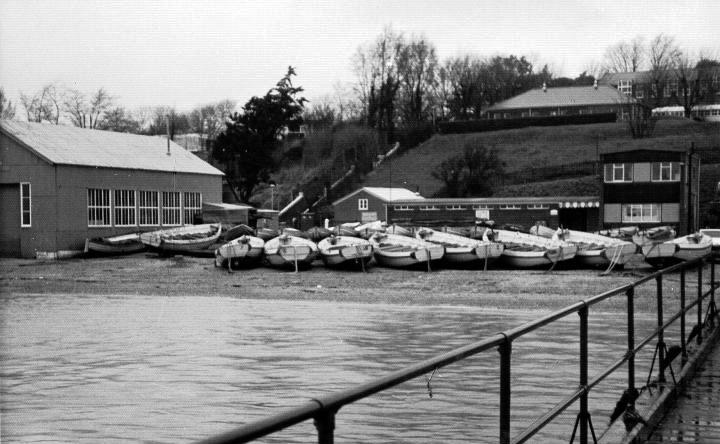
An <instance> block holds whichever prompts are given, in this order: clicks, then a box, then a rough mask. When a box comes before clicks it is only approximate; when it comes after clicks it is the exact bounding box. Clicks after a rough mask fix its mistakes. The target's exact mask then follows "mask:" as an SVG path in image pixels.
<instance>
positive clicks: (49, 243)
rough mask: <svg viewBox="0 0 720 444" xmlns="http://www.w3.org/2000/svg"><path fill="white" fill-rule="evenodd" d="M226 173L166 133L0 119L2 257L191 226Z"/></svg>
mask: <svg viewBox="0 0 720 444" xmlns="http://www.w3.org/2000/svg"><path fill="white" fill-rule="evenodd" d="M222 177H223V173H222V172H221V171H219V170H217V169H216V168H214V167H213V166H211V165H210V164H208V163H206V162H204V161H202V160H201V159H200V158H198V157H197V156H195V155H194V154H192V153H190V152H188V151H186V150H185V149H183V148H182V147H181V146H179V145H177V144H175V143H173V142H172V141H168V140H167V139H164V138H160V137H151V136H139V135H134V134H125V133H115V132H109V131H97V130H90V129H82V128H75V127H69V126H62V125H48V124H40V123H27V122H16V121H10V120H2V121H0V256H6V257H8V256H10V257H36V256H39V255H41V254H49V255H58V256H62V255H63V254H71V252H73V251H77V250H80V249H82V248H83V245H84V241H85V239H86V238H92V237H104V236H112V235H118V234H124V233H130V232H137V231H150V230H155V229H158V228H160V227H172V226H180V225H187V224H192V223H193V221H194V219H195V218H196V216H197V215H198V214H200V213H201V212H202V206H203V203H204V202H222Z"/></svg>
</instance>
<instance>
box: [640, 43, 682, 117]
mask: <svg viewBox="0 0 720 444" xmlns="http://www.w3.org/2000/svg"><path fill="white" fill-rule="evenodd" d="M681 54H682V51H680V48H679V47H678V46H677V44H676V43H675V38H674V37H671V36H668V35H665V34H658V35H657V36H656V37H655V38H653V39H652V40H651V41H650V46H649V47H648V64H649V67H650V70H649V73H648V75H649V77H650V79H649V80H650V83H651V88H652V90H651V95H652V96H653V97H654V98H655V103H654V106H659V105H660V103H661V102H662V97H663V95H664V93H665V89H666V85H667V82H668V80H669V79H671V78H672V76H673V74H674V73H673V70H674V69H675V67H676V63H677V61H678V60H679V58H680V57H681Z"/></svg>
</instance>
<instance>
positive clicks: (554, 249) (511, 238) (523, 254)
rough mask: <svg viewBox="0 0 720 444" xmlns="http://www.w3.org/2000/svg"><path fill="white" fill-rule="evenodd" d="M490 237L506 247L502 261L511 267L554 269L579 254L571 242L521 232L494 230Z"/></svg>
mask: <svg viewBox="0 0 720 444" xmlns="http://www.w3.org/2000/svg"><path fill="white" fill-rule="evenodd" d="M491 235H492V237H490V236H491ZM488 237H489V238H490V239H491V240H493V241H495V242H501V243H502V244H503V245H504V246H505V249H504V250H503V252H502V256H501V259H502V261H503V262H505V264H507V265H508V266H510V267H516V268H531V267H540V266H545V265H549V266H553V267H554V266H555V265H557V264H559V263H563V262H565V261H569V260H571V259H572V258H574V257H575V253H576V252H577V247H576V246H575V245H573V244H571V243H569V242H563V241H560V240H555V239H547V238H544V237H541V236H535V235H533V234H528V233H521V232H519V231H509V230H492V232H491V233H490V234H488Z"/></svg>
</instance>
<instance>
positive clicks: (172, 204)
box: [160, 191, 182, 226]
mask: <svg viewBox="0 0 720 444" xmlns="http://www.w3.org/2000/svg"><path fill="white" fill-rule="evenodd" d="M181 210H182V208H181V206H180V192H178V191H163V192H162V211H161V213H160V214H162V218H161V219H160V224H161V225H165V226H168V225H180V224H181V223H182V220H181V216H182V211H181Z"/></svg>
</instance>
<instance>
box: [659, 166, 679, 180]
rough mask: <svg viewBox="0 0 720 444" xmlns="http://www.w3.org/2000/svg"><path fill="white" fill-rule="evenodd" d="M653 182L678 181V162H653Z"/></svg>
mask: <svg viewBox="0 0 720 444" xmlns="http://www.w3.org/2000/svg"><path fill="white" fill-rule="evenodd" d="M652 180H653V182H678V181H680V162H653V164H652Z"/></svg>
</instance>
